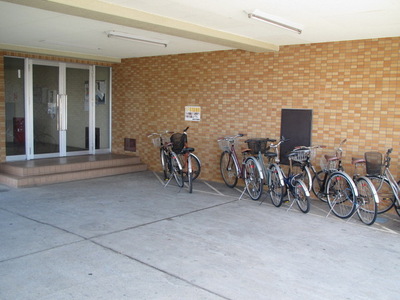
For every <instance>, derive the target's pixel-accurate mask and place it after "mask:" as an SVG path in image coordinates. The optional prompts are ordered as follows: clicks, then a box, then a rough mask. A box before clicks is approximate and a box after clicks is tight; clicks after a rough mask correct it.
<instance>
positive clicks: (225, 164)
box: [219, 151, 238, 188]
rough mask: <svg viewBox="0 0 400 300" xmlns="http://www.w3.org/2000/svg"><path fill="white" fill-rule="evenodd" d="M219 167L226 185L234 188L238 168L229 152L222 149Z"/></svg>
mask: <svg viewBox="0 0 400 300" xmlns="http://www.w3.org/2000/svg"><path fill="white" fill-rule="evenodd" d="M219 169H220V171H221V176H222V179H223V180H224V182H225V184H226V186H228V187H230V188H234V187H235V186H236V184H237V182H238V170H237V169H236V165H235V162H234V161H233V157H232V153H231V152H229V151H224V152H222V153H221V158H220V163H219Z"/></svg>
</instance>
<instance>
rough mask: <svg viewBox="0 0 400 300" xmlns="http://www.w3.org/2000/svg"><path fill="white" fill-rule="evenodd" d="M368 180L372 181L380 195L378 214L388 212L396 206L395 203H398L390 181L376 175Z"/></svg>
mask: <svg viewBox="0 0 400 300" xmlns="http://www.w3.org/2000/svg"><path fill="white" fill-rule="evenodd" d="M368 179H369V180H371V182H372V184H373V185H374V187H375V189H376V191H377V193H378V197H379V203H378V214H382V213H385V212H387V211H388V210H389V209H391V208H392V207H393V206H394V203H395V202H396V196H395V195H394V191H393V189H392V187H391V185H390V183H389V181H388V180H387V179H385V178H383V177H380V176H375V175H370V176H368ZM396 211H397V209H396Z"/></svg>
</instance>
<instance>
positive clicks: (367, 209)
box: [355, 177, 378, 225]
mask: <svg viewBox="0 0 400 300" xmlns="http://www.w3.org/2000/svg"><path fill="white" fill-rule="evenodd" d="M355 183H356V187H357V190H358V197H357V214H358V217H359V218H360V220H361V221H362V222H363V223H364V224H366V225H372V224H374V222H375V220H376V216H377V212H378V206H377V204H376V202H377V200H378V199H377V198H378V196H377V193H376V190H375V187H374V185H373V184H372V183H371V181H370V180H369V179H368V178H366V177H360V178H358V179H357V180H356V182H355Z"/></svg>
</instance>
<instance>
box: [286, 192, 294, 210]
mask: <svg viewBox="0 0 400 300" xmlns="http://www.w3.org/2000/svg"><path fill="white" fill-rule="evenodd" d="M287 195H288V199H289V200H288V201H289V202H290V191H288V193H287ZM294 201H296V199H295V198H294V197H293V201H292V203H291V204H290V206H289V208H288V209H287V210H286V211H289V210H290V209H291V208H292V206H293V204H294Z"/></svg>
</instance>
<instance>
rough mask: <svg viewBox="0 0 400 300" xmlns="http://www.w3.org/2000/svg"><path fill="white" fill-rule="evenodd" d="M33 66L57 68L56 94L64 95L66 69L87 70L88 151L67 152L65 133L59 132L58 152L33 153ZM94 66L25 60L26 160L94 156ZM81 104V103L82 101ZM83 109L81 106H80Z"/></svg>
mask: <svg viewBox="0 0 400 300" xmlns="http://www.w3.org/2000/svg"><path fill="white" fill-rule="evenodd" d="M33 65H45V66H53V67H58V71H59V83H58V93H59V94H60V95H65V94H66V80H67V79H66V70H67V68H77V69H87V70H89V107H88V109H89V111H88V113H89V124H88V126H89V149H88V150H83V151H73V152H67V145H66V138H67V135H66V131H59V151H58V152H54V153H45V154H35V153H34V129H33V127H34V120H33ZM94 95H95V66H94V65H85V64H74V63H65V62H57V61H47V60H39V59H30V58H27V59H25V120H26V122H25V133H26V137H25V141H26V144H25V147H26V151H25V153H26V159H27V160H31V159H37V158H48V157H64V156H75V155H85V154H94V152H95V145H94V143H95V140H94V138H95V99H94ZM82 103H83V101H82ZM82 109H83V104H82Z"/></svg>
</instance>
